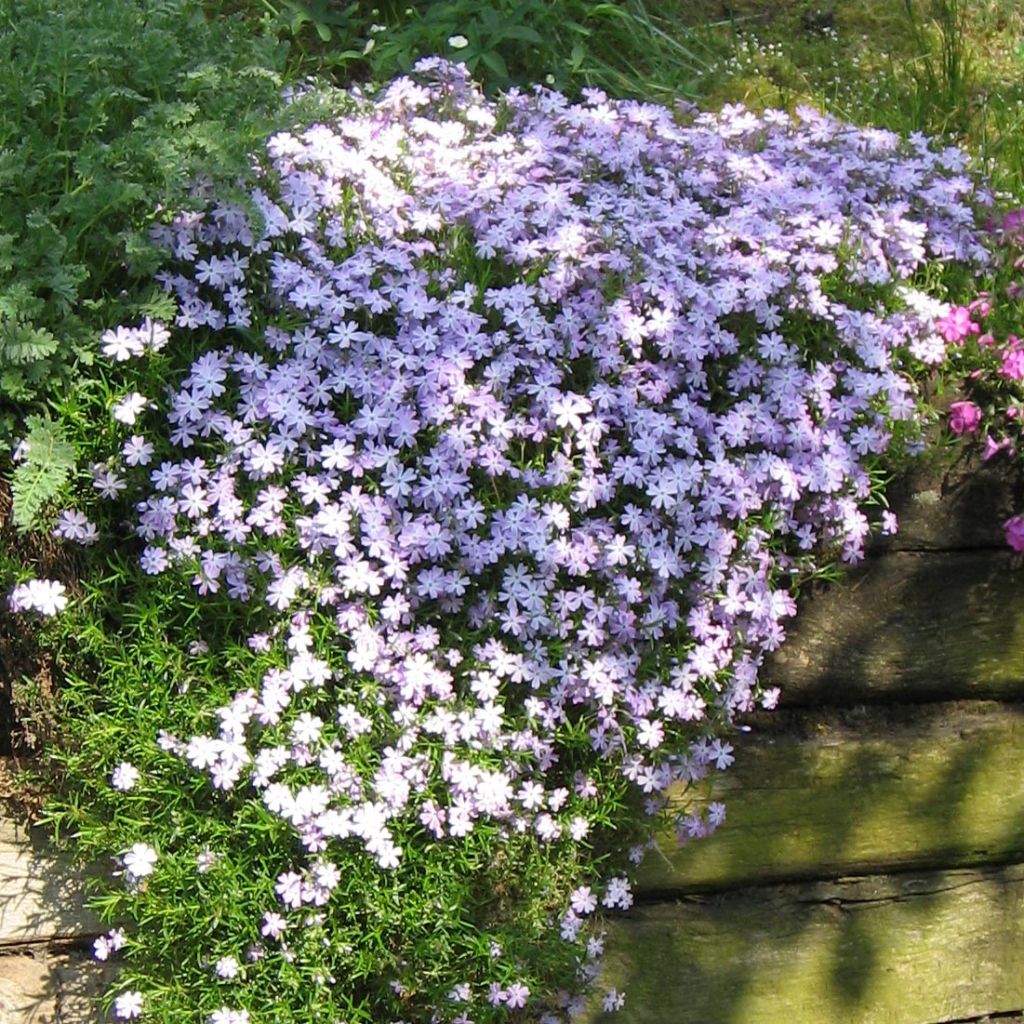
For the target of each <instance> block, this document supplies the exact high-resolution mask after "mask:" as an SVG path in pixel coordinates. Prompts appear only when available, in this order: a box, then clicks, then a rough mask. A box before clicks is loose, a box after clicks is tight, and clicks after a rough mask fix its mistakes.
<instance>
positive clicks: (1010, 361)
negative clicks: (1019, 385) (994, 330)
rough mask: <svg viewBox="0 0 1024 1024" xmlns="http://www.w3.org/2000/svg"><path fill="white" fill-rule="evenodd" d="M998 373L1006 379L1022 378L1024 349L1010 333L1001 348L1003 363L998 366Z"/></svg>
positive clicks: (1023, 375)
mask: <svg viewBox="0 0 1024 1024" xmlns="http://www.w3.org/2000/svg"><path fill="white" fill-rule="evenodd" d="M999 375H1000V376H1001V377H1006V378H1007V380H1024V349H1022V348H1021V346H1020V342H1019V341H1018V340H1017V339H1016V338H1015V337H1013V335H1010V337H1009V339H1008V344H1007V346H1006V348H1005V349H1003V365H1002V366H1000V367H999Z"/></svg>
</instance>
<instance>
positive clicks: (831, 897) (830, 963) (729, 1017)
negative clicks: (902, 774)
mask: <svg viewBox="0 0 1024 1024" xmlns="http://www.w3.org/2000/svg"><path fill="white" fill-rule="evenodd" d="M1022 949H1024V865H1012V866H1007V867H1004V868H998V869H985V870H966V871H943V872H934V873H928V874H920V875H918V874H913V875H897V876H880V877H873V878H855V879H839V880H838V881H835V882H819V883H802V884H791V885H786V886H774V887H765V888H757V889H744V890H739V891H736V892H732V893H729V894H727V895H715V896H707V897H696V896H693V897H688V898H685V899H684V900H680V901H677V902H670V903H659V904H655V905H651V906H641V907H638V908H635V909H634V910H632V911H630V913H629V914H628V915H627V916H626V917H624V918H623V919H621V920H620V921H616V922H615V923H614V924H613V925H612V927H611V931H610V935H609V938H608V944H607V951H608V956H607V963H606V969H605V972H604V975H603V984H604V985H605V986H614V987H616V988H618V989H621V990H624V991H625V992H626V1004H625V1007H624V1009H623V1011H622V1012H621V1013H619V1014H616V1015H615V1016H607V1017H605V1016H603V1015H601V1014H600V1013H599V1012H598V1009H599V1007H598V1006H597V1003H596V1002H595V1005H594V1006H592V1008H591V1011H590V1013H589V1015H588V1016H586V1017H585V1018H584V1020H585V1021H586V1022H587V1024H593V1022H595V1021H602V1022H603V1021H605V1020H607V1022H608V1024H611V1022H612V1021H615V1022H617V1024H666V1022H668V1021H671V1022H672V1024H805V1022H806V1024H812V1022H813V1024H821V1022H831V1021H842V1022H843V1024H934V1022H937V1021H957V1020H970V1019H972V1018H979V1017H982V1016H983V1015H985V1014H994V1013H1003V1012H1012V1011H1019V1010H1020V1008H1021V1006H1024V971H1022V970H1021V963H1022V956H1021V950H1022Z"/></svg>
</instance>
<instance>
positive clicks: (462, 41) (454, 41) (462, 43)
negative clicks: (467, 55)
mask: <svg viewBox="0 0 1024 1024" xmlns="http://www.w3.org/2000/svg"><path fill="white" fill-rule="evenodd" d="M448 45H449V46H450V47H451V48H452V49H453V50H464V49H465V48H466V47H467V46H469V40H468V39H467V38H466V37H465V36H449V37H448Z"/></svg>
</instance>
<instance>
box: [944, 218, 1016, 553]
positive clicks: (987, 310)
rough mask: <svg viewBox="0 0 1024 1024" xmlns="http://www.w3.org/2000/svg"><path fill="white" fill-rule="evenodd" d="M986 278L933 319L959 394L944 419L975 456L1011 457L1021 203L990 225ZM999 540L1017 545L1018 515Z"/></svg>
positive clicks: (1014, 547)
mask: <svg viewBox="0 0 1024 1024" xmlns="http://www.w3.org/2000/svg"><path fill="white" fill-rule="evenodd" d="M993 236H994V241H995V243H996V244H995V251H996V256H997V259H996V263H995V266H994V273H993V275H992V285H991V287H990V288H989V289H988V290H986V291H982V292H980V293H979V294H978V295H977V296H976V297H975V298H974V299H973V300H972V301H971V302H969V303H968V304H967V305H966V306H954V307H953V308H951V309H950V310H949V312H948V313H947V314H946V315H945V316H944V317H942V319H940V320H939V322H938V327H939V330H940V332H941V333H942V335H943V337H944V339H945V340H946V341H947V342H948V344H949V364H950V368H951V370H952V371H953V372H954V373H955V374H956V375H957V378H958V381H959V383H960V385H961V388H962V389H963V391H964V392H965V397H964V398H963V399H962V400H960V401H957V402H953V403H952V404H951V405H950V409H949V416H948V420H947V424H948V427H949V430H950V431H951V432H952V433H953V434H955V435H957V436H958V437H960V438H961V439H963V440H965V441H968V442H971V441H978V442H979V443H980V445H981V449H982V458H983V459H984V460H985V461H986V462H987V461H988V460H989V459H992V458H996V457H997V456H999V457H1007V458H1011V459H1018V458H1020V455H1021V453H1022V452H1024V387H1022V382H1024V339H1021V338H1018V337H1017V335H1016V334H1015V333H1013V332H1014V331H1017V330H1020V323H1021V316H1020V301H1021V299H1022V298H1024V281H1022V280H1021V273H1022V271H1024V210H1011V211H1009V212H1008V213H1006V214H1005V215H1004V216H1003V217H1002V219H1001V221H1000V222H999V223H998V225H997V226H995V227H994V229H993ZM1003 531H1004V534H1005V537H1006V543H1007V544H1008V545H1009V546H1010V547H1011V548H1012V549H1013V550H1014V551H1018V552H1024V515H1019V514H1018V515H1014V516H1011V517H1010V518H1009V519H1007V520H1006V522H1005V523H1004V524H1003Z"/></svg>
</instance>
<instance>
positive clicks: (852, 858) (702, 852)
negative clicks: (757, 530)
mask: <svg viewBox="0 0 1024 1024" xmlns="http://www.w3.org/2000/svg"><path fill="white" fill-rule="evenodd" d="M756 721H757V725H756V728H755V729H754V730H753V731H752V732H751V733H750V734H748V735H746V736H741V737H739V738H738V739H736V740H735V757H736V762H735V764H733V765H732V767H730V768H729V769H728V771H726V772H724V773H719V774H717V775H716V777H715V778H714V780H713V785H712V788H711V792H710V793H709V794H704V793H701V794H694V795H693V796H692V797H690V799H692V800H694V802H695V803H698V804H699V803H703V802H706V801H707V800H708V799H718V800H722V801H724V803H725V805H726V811H727V814H726V820H725V822H724V823H723V824H722V825H721V826H720V827H719V828H718V830H717V831H716V832H715V833H713V834H712V835H711V836H709V837H708V838H706V839H701V840H697V841H694V842H690V843H688V844H687V845H685V846H682V847H681V846H680V845H679V843H678V841H677V840H676V839H675V837H674V836H672V835H663V836H662V837H660V838H659V842H658V850H657V851H656V852H653V853H651V854H649V855H648V856H647V858H646V860H645V861H644V863H643V865H642V868H641V875H640V887H641V889H642V890H644V891H647V892H660V893H673V892H689V891H695V890H699V889H702V888H710V887H727V886H735V885H745V884H750V883H752V882H766V881H771V880H775V879H790V878H828V877H835V876H838V875H850V874H865V873H872V874H874V873H880V872H882V871H886V870H893V871H906V870H908V869H912V868H928V867H938V866H946V867H966V866H969V865H973V864H991V863H996V862H1000V861H1008V860H1014V859H1019V860H1024V756H1022V754H1021V752H1022V750H1024V705H1004V704H1001V703H999V702H967V703H951V704H943V705H937V706H935V705H933V706H917V707H902V708H900V707H897V708H885V707H862V708H858V709H854V710H850V711H845V712H838V711H837V712H833V713H831V714H825V713H824V712H813V713H812V712H807V713H797V712H789V713H783V712H778V713H776V714H774V715H765V716H763V717H761V718H759V719H757V720H756ZM680 799H681V800H684V801H685V800H686V799H687V798H686V796H685V794H682V795H681V796H680ZM1022 963H1024V958H1022Z"/></svg>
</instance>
